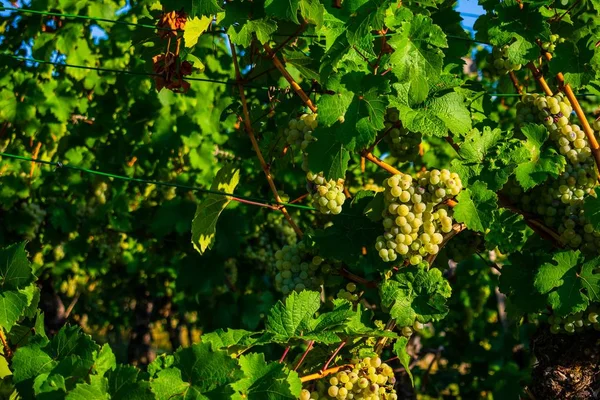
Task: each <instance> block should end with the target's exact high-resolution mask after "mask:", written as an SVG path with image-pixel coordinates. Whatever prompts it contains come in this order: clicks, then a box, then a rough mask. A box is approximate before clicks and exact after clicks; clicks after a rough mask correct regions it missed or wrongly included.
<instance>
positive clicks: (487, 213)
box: [454, 181, 498, 232]
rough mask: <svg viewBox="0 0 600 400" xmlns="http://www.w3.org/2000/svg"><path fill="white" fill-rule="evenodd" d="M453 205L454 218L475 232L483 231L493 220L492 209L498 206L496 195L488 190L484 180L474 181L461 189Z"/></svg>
mask: <svg viewBox="0 0 600 400" xmlns="http://www.w3.org/2000/svg"><path fill="white" fill-rule="evenodd" d="M456 199H457V200H458V205H457V206H456V207H454V219H456V221H457V222H462V223H464V224H465V225H466V226H467V228H469V229H471V230H474V231H476V232H485V231H486V230H487V229H488V228H489V227H490V225H491V224H492V222H493V220H494V214H493V211H494V210H496V209H497V208H498V196H497V195H496V193H494V192H492V191H491V190H488V188H487V185H486V184H485V183H484V182H479V181H478V182H475V183H474V184H473V185H471V187H470V188H465V189H463V190H462V191H461V192H460V193H459V194H458V196H457V197H456Z"/></svg>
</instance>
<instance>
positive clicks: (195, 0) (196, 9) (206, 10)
mask: <svg viewBox="0 0 600 400" xmlns="http://www.w3.org/2000/svg"><path fill="white" fill-rule="evenodd" d="M219 3H220V2H219V1H218V0H192V12H191V13H190V16H191V17H195V16H198V15H204V16H212V15H214V14H218V13H220V12H222V11H223V9H222V8H221V6H220V5H219ZM221 4H222V3H221Z"/></svg>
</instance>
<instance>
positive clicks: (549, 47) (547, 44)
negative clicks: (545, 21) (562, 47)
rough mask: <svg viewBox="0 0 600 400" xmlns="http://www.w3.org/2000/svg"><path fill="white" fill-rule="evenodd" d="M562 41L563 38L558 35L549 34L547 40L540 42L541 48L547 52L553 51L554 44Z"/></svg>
mask: <svg viewBox="0 0 600 400" xmlns="http://www.w3.org/2000/svg"><path fill="white" fill-rule="evenodd" d="M564 41H565V38H561V37H560V36H558V35H550V40H549V41H548V42H543V43H542V49H544V50H546V51H547V52H549V53H554V50H556V45H557V44H558V43H563V42H564Z"/></svg>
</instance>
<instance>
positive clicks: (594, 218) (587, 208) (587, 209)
mask: <svg viewBox="0 0 600 400" xmlns="http://www.w3.org/2000/svg"><path fill="white" fill-rule="evenodd" d="M594 193H595V196H586V197H585V200H584V202H583V212H584V215H585V220H586V221H587V223H589V224H592V225H593V227H594V230H596V231H598V230H600V187H596V188H594Z"/></svg>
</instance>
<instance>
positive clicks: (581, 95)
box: [0, 53, 598, 97]
mask: <svg viewBox="0 0 600 400" xmlns="http://www.w3.org/2000/svg"><path fill="white" fill-rule="evenodd" d="M0 56H5V57H11V58H14V59H16V60H19V61H27V62H35V63H40V64H51V65H54V66H57V67H68V68H78V69H88V70H92V71H99V72H109V73H122V74H127V75H141V76H162V75H161V74H155V73H152V72H140V71H130V70H122V69H110V68H102V67H92V66H87V65H74V64H67V63H64V62H61V61H46V60H38V59H36V58H28V57H22V56H16V55H13V54H6V53H2V54H0ZM183 79H184V80H186V81H199V82H209V83H216V84H221V85H237V82H236V81H235V80H229V81H220V80H217V79H209V78H193V77H184V78H183ZM244 86H246V87H250V88H255V89H267V90H268V89H270V88H271V87H270V86H256V85H252V84H248V83H244ZM486 94H487V95H488V96H496V97H519V96H521V95H520V94H518V93H491V92H488V93H486ZM576 95H577V96H579V97H589V96H598V95H597V94H595V93H578V94H576Z"/></svg>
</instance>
